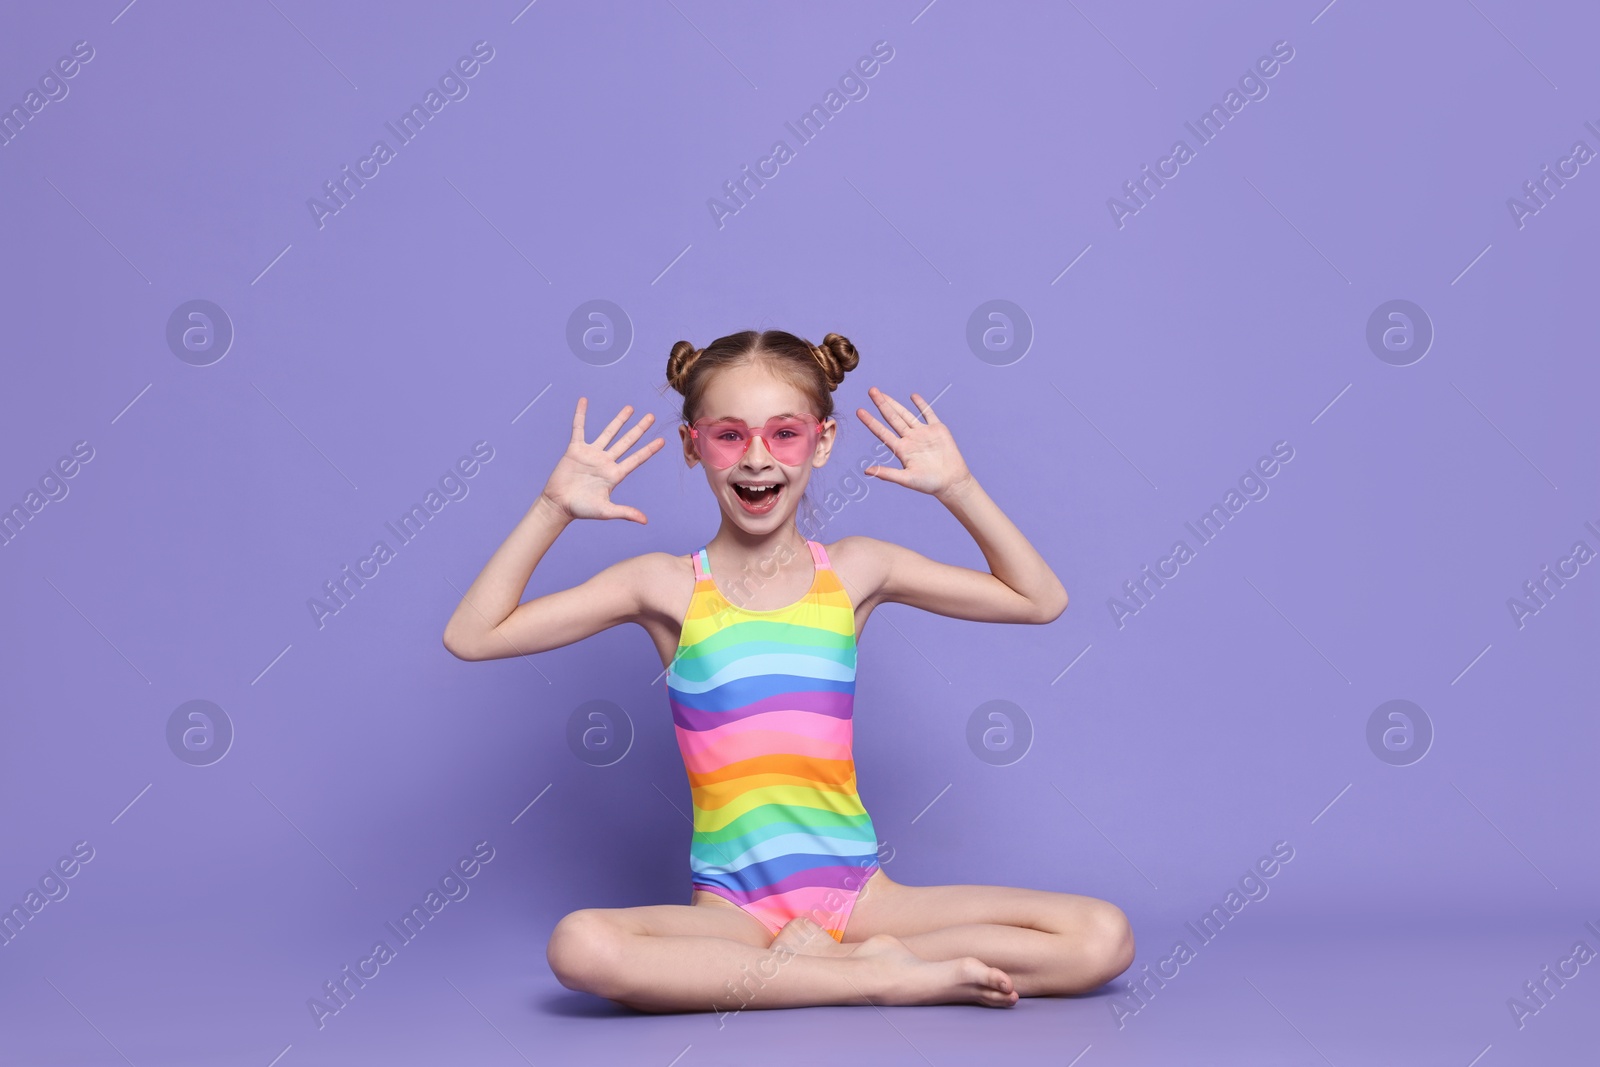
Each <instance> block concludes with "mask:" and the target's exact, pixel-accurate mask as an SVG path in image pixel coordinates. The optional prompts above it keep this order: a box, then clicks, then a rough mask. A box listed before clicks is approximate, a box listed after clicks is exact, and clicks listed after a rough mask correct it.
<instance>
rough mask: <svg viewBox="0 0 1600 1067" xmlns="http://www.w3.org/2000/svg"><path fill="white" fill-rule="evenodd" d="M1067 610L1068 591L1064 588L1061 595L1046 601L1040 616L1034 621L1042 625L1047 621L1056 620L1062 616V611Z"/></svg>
mask: <svg viewBox="0 0 1600 1067" xmlns="http://www.w3.org/2000/svg"><path fill="white" fill-rule="evenodd" d="M1066 610H1067V593H1066V590H1062V591H1061V595H1060V596H1058V597H1055V598H1054V599H1052V600H1047V601H1045V603H1044V606H1043V608H1042V610H1041V612H1040V614H1039V616H1038V618H1037V619H1035V620H1034V621H1035V622H1037V623H1038V624H1039V625H1041V626H1042V625H1044V624H1045V623H1050V622H1055V621H1056V620H1057V619H1059V618H1061V613H1062V612H1064V611H1066Z"/></svg>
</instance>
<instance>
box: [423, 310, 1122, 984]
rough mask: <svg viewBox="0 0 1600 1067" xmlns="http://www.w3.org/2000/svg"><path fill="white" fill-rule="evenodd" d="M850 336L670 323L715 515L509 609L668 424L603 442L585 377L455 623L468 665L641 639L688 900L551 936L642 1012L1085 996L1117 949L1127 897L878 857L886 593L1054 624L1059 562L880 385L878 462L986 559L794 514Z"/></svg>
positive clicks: (926, 411) (568, 970) (612, 512)
mask: <svg viewBox="0 0 1600 1067" xmlns="http://www.w3.org/2000/svg"><path fill="white" fill-rule="evenodd" d="M858 358H859V357H858V355H857V353H856V350H855V346H853V345H852V344H851V343H850V342H849V341H848V340H846V339H845V338H844V337H842V336H840V335H839V334H836V333H830V334H828V335H827V336H826V337H824V338H823V340H822V344H821V345H820V346H817V345H812V344H810V343H809V342H807V341H805V340H803V339H801V338H799V337H796V336H794V335H793V334H789V333H785V332H783V331H781V330H767V331H765V332H762V333H757V332H755V331H753V330H752V331H746V332H743V333H736V334H731V335H729V336H727V337H723V338H720V339H719V340H717V341H715V342H714V343H713V344H711V345H710V346H709V347H707V348H705V349H697V348H695V347H694V346H693V345H691V344H689V343H688V342H687V341H679V342H678V343H677V344H676V345H674V346H673V348H672V354H671V356H670V357H669V358H668V360H667V381H668V383H669V384H670V385H671V386H672V387H673V388H674V389H676V390H677V391H678V392H680V393H682V394H683V411H682V417H683V424H682V425H681V426H680V427H679V437H680V443H681V445H682V455H683V460H684V462H685V463H686V464H688V466H690V467H695V466H702V467H703V468H704V469H705V474H706V482H707V484H708V485H709V486H710V488H711V492H712V495H713V496H714V497H715V498H716V500H717V504H718V507H719V509H720V511H721V525H720V526H719V527H718V529H717V532H716V534H715V536H713V537H712V538H711V539H710V540H709V541H708V542H706V543H705V545H703V546H702V547H700V548H698V549H696V550H695V551H694V552H692V553H688V554H686V555H674V554H671V553H667V552H647V553H645V554H643V555H639V556H634V557H632V558H629V559H625V560H622V561H620V562H618V563H615V564H613V565H611V566H610V567H607V568H605V569H604V570H602V571H601V572H600V573H598V574H596V575H595V576H594V577H592V578H590V579H589V580H588V581H586V582H583V583H582V584H580V585H576V586H573V587H572V588H569V589H563V590H561V591H559V592H555V593H549V594H547V595H544V596H539V597H535V598H533V599H532V600H529V601H528V602H527V603H524V604H519V603H518V601H519V599H520V598H521V596H522V594H523V592H524V590H525V589H526V587H527V584H528V580H529V578H530V577H531V576H532V574H533V570H534V568H535V567H536V566H537V565H538V563H539V560H540V559H542V558H543V557H544V554H545V552H546V551H548V550H549V548H550V545H551V544H552V543H554V541H555V539H556V537H557V536H559V534H560V533H561V531H562V530H564V529H566V527H567V525H568V524H569V523H571V522H572V521H573V520H575V519H631V520H632V521H634V522H638V523H644V522H645V521H646V520H645V516H644V514H643V513H642V512H641V511H639V510H638V509H637V508H632V507H628V506H626V505H623V504H617V503H614V502H613V501H612V500H611V493H612V490H613V489H615V488H616V486H617V484H618V483H619V482H621V481H622V479H623V478H625V477H627V475H628V474H630V473H631V472H632V471H633V470H634V469H636V468H637V467H638V466H639V465H640V464H641V463H643V462H644V461H645V460H646V459H648V458H650V457H651V456H653V455H655V453H656V452H657V451H658V450H659V449H660V448H661V447H662V446H663V445H664V444H665V439H664V438H656V439H655V440H653V441H651V442H650V443H649V444H647V445H645V446H644V447H642V448H640V449H639V450H637V451H635V452H634V453H633V454H632V455H627V456H625V454H626V453H627V451H628V449H630V448H631V447H633V445H634V444H635V443H636V442H637V441H638V440H639V438H640V437H641V436H642V435H643V434H644V433H645V431H646V429H647V428H648V427H649V426H650V424H651V422H652V421H653V416H652V415H650V414H648V413H647V414H646V415H645V416H644V417H643V418H641V419H640V420H639V421H638V422H637V423H635V424H634V426H633V427H632V429H629V430H628V431H627V432H625V433H623V434H622V436H621V437H618V436H617V432H618V431H619V430H620V429H621V428H622V427H623V425H624V423H625V422H626V421H627V419H628V418H629V416H630V415H631V413H632V411H633V408H632V406H631V405H629V406H625V407H623V409H622V410H621V411H619V412H618V413H617V414H616V416H615V417H614V418H613V419H612V420H611V421H610V422H609V423H608V424H607V425H606V426H605V428H604V429H602V430H601V431H600V433H599V435H598V436H597V437H596V438H595V439H594V440H593V441H589V440H587V439H586V438H587V433H586V431H585V428H584V417H585V412H586V410H587V406H588V401H587V399H586V398H579V400H578V405H577V409H576V411H575V412H574V415H573V420H572V438H571V440H570V441H569V442H568V444H567V449H566V452H565V454H564V455H563V456H562V457H561V459H560V461H559V462H557V464H556V466H555V470H554V471H553V472H552V473H551V475H550V478H549V480H548V482H547V483H546V484H545V487H544V491H543V492H542V493H540V495H539V498H538V499H537V500H535V501H534V503H533V505H532V507H530V508H529V509H528V512H527V514H526V515H525V516H523V518H522V520H521V521H520V522H519V523H518V524H517V527H516V529H514V530H513V531H512V532H511V534H510V536H509V537H507V538H506V540H505V542H504V543H503V544H501V546H500V547H499V548H498V549H497V550H496V551H495V553H494V555H493V556H492V557H491V558H490V560H489V562H488V564H487V565H485V567H484V568H483V572H482V573H481V574H479V575H478V577H477V579H476V580H475V581H474V582H473V583H472V586H471V588H469V589H468V590H467V593H466V595H465V596H464V597H463V598H462V601H461V603H460V604H459V605H458V606H457V607H456V609H455V613H454V614H453V615H452V616H451V618H450V621H449V624H448V625H447V626H446V627H445V632H444V644H445V647H446V648H447V649H449V650H450V652H452V653H453V654H454V655H456V656H458V657H460V658H461V659H466V660H482V659H496V658H501V657H506V656H517V655H530V654H533V653H536V652H545V651H548V650H550V649H553V648H560V647H562V646H564V645H569V644H572V643H573V642H575V641H579V640H581V639H583V638H585V637H588V636H589V635H591V634H594V633H598V632H599V631H601V630H604V629H606V628H608V627H611V626H616V625H619V624H621V623H637V624H638V625H639V626H640V627H642V628H643V629H644V631H645V632H646V633H647V634H649V636H650V639H651V641H652V642H654V644H655V649H656V654H657V656H658V657H659V659H660V661H661V663H662V665H663V666H664V667H665V668H666V670H667V697H668V705H669V707H670V710H671V713H672V718H673V724H674V730H675V732H676V734H677V739H678V747H679V750H680V752H681V753H682V756H683V761H684V766H685V768H686V769H687V772H688V777H689V786H690V794H691V797H692V801H693V805H694V832H693V836H692V839H691V844H690V851H689V867H690V871H691V874H692V892H691V897H690V903H689V904H687V905H682V904H658V905H650V906H647V907H637V908H584V909H581V910H579V911H575V912H572V913H570V914H568V915H567V916H565V917H564V918H562V919H561V921H560V922H558V923H557V924H556V926H555V929H554V931H553V932H552V933H551V936H550V942H549V946H548V948H547V950H546V955H547V958H548V960H549V963H550V967H551V969H552V970H553V971H554V973H555V975H556V977H557V979H559V980H560V982H561V984H562V985H564V986H566V987H568V988H569V989H576V990H583V991H586V992H590V993H594V994H596V995H598V996H602V997H607V998H609V999H611V1000H614V1001H617V1002H618V1003H621V1004H624V1005H627V1006H629V1007H632V1008H635V1009H637V1010H640V1011H652V1012H667V1011H705V1010H712V1011H719V1012H729V1011H737V1010H741V1009H743V1008H747V1007H748V1008H780V1007H800V1006H805V1005H815V1004H945V1003H974V1004H983V1005H988V1006H991V1007H1009V1006H1011V1005H1013V1004H1015V1003H1016V1002H1017V999H1018V997H1027V996H1050V995H1059V994H1067V993H1079V992H1083V991H1086V990H1089V989H1093V988H1095V987H1096V986H1099V985H1101V984H1103V983H1105V982H1107V981H1109V980H1111V979H1112V978H1115V977H1116V976H1117V975H1119V974H1121V973H1122V972H1123V971H1124V970H1126V969H1127V967H1128V965H1129V964H1130V963H1131V962H1132V959H1133V935H1132V932H1131V930H1130V928H1129V925H1128V920H1127V917H1126V916H1125V915H1124V914H1123V913H1122V911H1121V909H1119V908H1117V907H1116V906H1115V905H1113V904H1110V903H1108V902H1106V901H1103V900H1097V899H1095V898H1093V897H1087V896H1079V895H1076V894H1072V893H1056V892H1048V891H1044V890H1036V889H1015V888H1009V887H1005V886H987V885H948V886H913V885H904V884H901V883H899V882H895V881H892V880H891V879H890V878H889V877H888V875H886V874H885V873H884V872H883V870H882V869H881V868H880V867H879V866H878V859H877V856H878V839H877V834H876V830H875V828H874V826H873V823H872V818H871V816H870V815H869V814H868V812H867V810H866V808H865V807H864V805H863V804H862V801H861V797H860V795H859V793H858V792H857V788H856V773H855V763H854V759H853V757H852V754H851V739H852V721H853V713H854V697H855V676H856V647H857V641H858V639H859V638H860V635H861V633H862V631H863V629H864V628H865V626H866V623H867V619H868V618H869V617H870V616H871V614H872V611H873V609H874V608H876V607H877V606H878V605H879V604H884V603H899V604H909V605H911V606H913V607H917V608H922V609H923V610H925V611H931V612H934V613H936V614H939V615H947V616H950V617H952V618H957V619H969V620H973V621H977V622H1005V623H1040V624H1042V623H1048V622H1051V621H1052V620H1054V619H1055V618H1057V617H1058V616H1059V615H1060V614H1061V612H1062V611H1063V610H1064V609H1065V608H1066V605H1067V593H1066V590H1065V589H1064V588H1063V587H1062V584H1061V582H1060V580H1059V579H1058V578H1057V577H1056V575H1055V573H1054V572H1053V571H1052V570H1051V569H1050V566H1049V564H1047V563H1046V562H1045V561H1044V559H1043V558H1041V557H1040V555H1039V553H1038V552H1037V551H1035V550H1034V548H1033V546H1032V545H1031V544H1029V543H1028V540H1027V538H1025V537H1024V536H1023V535H1022V532H1021V531H1020V530H1018V529H1017V527H1016V526H1015V525H1014V524H1013V523H1012V522H1011V520H1010V519H1008V518H1007V517H1006V516H1005V514H1004V513H1003V512H1002V511H1001V510H1000V508H999V506H998V505H996V504H995V502H994V501H993V500H991V499H990V498H989V495H988V494H987V493H985V492H984V490H983V487H982V486H981V485H979V484H978V481H977V479H976V478H975V477H974V476H973V474H972V472H971V471H970V470H968V469H967V465H966V463H965V462H964V461H963V460H962V458H961V453H960V452H959V451H958V450H957V449H956V444H955V439H954V438H953V437H952V436H951V433H950V429H949V428H948V427H947V426H946V425H945V424H944V422H943V421H942V420H940V418H939V417H938V415H936V414H935V413H934V411H933V408H932V406H931V405H929V404H928V403H927V402H926V401H924V399H923V398H922V397H921V396H919V395H918V394H916V393H912V394H911V399H912V401H913V402H914V403H915V404H916V405H917V408H918V412H917V413H913V412H912V411H910V410H908V409H907V408H905V407H904V406H903V405H901V404H900V403H899V402H898V401H896V400H895V399H894V398H892V397H890V396H888V395H887V394H885V393H883V392H882V391H881V390H879V389H877V388H872V389H870V390H868V393H869V396H870V397H871V399H872V401H873V403H875V404H876V405H877V407H878V411H879V413H880V414H881V415H882V416H883V418H884V420H886V421H887V423H888V425H884V423H883V422H879V421H878V419H876V418H874V417H873V416H872V415H871V414H869V413H868V412H867V410H866V409H865V408H857V409H856V415H857V416H858V417H859V418H860V419H861V421H862V422H863V423H865V424H866V425H867V427H868V428H869V429H870V430H871V431H872V432H873V433H874V434H876V435H877V437H878V438H879V439H880V440H881V441H883V443H884V444H885V445H886V446H888V448H889V449H890V451H891V452H892V453H893V454H894V456H895V458H896V459H897V460H899V461H900V464H901V466H900V467H899V468H894V467H884V466H870V467H868V468H866V471H865V473H866V474H868V475H870V476H872V477H875V478H879V479H882V480H883V481H886V482H893V483H894V484H896V485H899V486H903V487H904V488H906V489H910V490H913V491H915V492H920V493H926V494H928V495H929V496H932V497H933V498H934V499H936V500H938V501H939V502H940V503H942V504H943V505H944V506H945V507H947V508H948V509H949V510H950V512H951V514H953V515H954V516H955V518H956V519H957V521H959V522H960V523H961V524H962V526H964V527H965V528H966V529H967V531H968V533H970V534H971V535H972V538H973V540H974V541H976V542H977V545H978V547H979V549H980V550H981V551H982V552H983V555H984V558H985V560H987V562H988V564H989V570H988V571H978V570H972V569H969V568H966V567H956V566H951V565H949V564H945V563H939V562H937V561H935V560H932V559H928V558H927V557H925V556H922V555H919V554H918V553H916V552H914V551H912V550H911V549H908V548H903V547H901V546H899V545H896V544H892V543H890V542H888V541H880V540H877V539H875V538H871V537H860V536H851V537H845V538H841V539H840V540H838V541H835V542H834V543H832V544H829V545H823V544H821V543H820V542H816V541H811V540H807V539H806V538H805V537H803V536H802V535H801V534H800V532H799V530H798V528H797V527H796V524H795V514H796V511H797V509H798V506H799V505H798V502H799V500H800V498H801V495H802V494H803V493H804V492H805V489H806V486H807V484H808V483H809V481H810V478H811V473H812V471H814V470H817V469H819V468H821V467H823V466H824V465H826V464H827V462H828V459H829V457H830V456H831V455H832V452H833V447H834V442H835V437H836V434H837V430H838V426H837V423H836V422H835V420H834V418H833V396H832V394H833V391H834V390H835V389H836V388H837V387H838V385H839V383H840V381H842V380H843V378H844V375H845V373H846V372H847V371H849V370H851V369H853V368H854V367H855V366H856V363H857V362H858Z"/></svg>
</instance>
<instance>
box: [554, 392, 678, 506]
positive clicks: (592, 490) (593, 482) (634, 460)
mask: <svg viewBox="0 0 1600 1067" xmlns="http://www.w3.org/2000/svg"><path fill="white" fill-rule="evenodd" d="M588 408H589V398H588V397H579V398H578V408H577V410H576V411H575V412H574V413H573V416H572V439H571V440H570V441H568V442H567V450H566V452H564V453H563V454H562V456H561V459H560V460H558V461H557V463H556V467H555V470H553V471H551V472H550V479H549V481H547V482H546V483H545V487H544V494H543V495H544V496H545V498H546V499H547V500H549V501H550V502H551V503H552V504H554V505H555V506H556V507H559V508H560V509H561V510H563V511H565V512H566V513H567V514H568V515H570V516H572V517H573V518H575V519H631V520H632V521H634V522H638V523H644V522H646V521H648V520H646V519H645V515H644V512H642V511H640V510H639V509H638V508H632V507H628V506H627V505H626V504H615V503H612V501H611V491H612V490H613V489H615V488H616V487H617V484H618V483H619V482H621V481H622V479H624V478H626V477H627V476H628V475H629V474H630V473H632V472H633V470H634V468H636V467H638V466H639V464H641V463H643V462H644V461H645V460H647V459H649V458H650V457H651V456H653V455H655V454H656V453H657V452H658V451H660V449H661V446H662V445H663V444H665V443H666V441H665V439H664V438H661V437H658V438H656V439H655V440H654V441H651V442H650V443H649V444H647V445H645V446H644V447H643V448H641V449H639V451H637V452H635V453H634V454H633V455H631V456H629V457H628V458H627V459H619V457H621V456H622V454H623V453H624V452H626V451H628V449H629V448H631V447H633V443H634V442H635V441H637V440H639V438H640V436H641V435H642V434H643V433H644V432H645V430H646V429H647V428H648V427H649V425H650V423H651V422H653V421H654V420H655V415H654V414H652V413H650V412H646V413H645V415H644V417H643V418H641V419H640V420H639V421H638V422H637V423H635V424H634V427H633V429H631V430H629V431H628V432H627V433H625V434H623V435H622V436H621V437H619V438H617V440H616V441H615V443H613V442H612V441H611V438H612V437H613V436H614V435H615V434H616V432H617V430H618V429H620V428H621V426H622V424H623V423H624V422H626V421H627V420H628V416H629V415H630V414H632V412H633V405H632V404H626V405H624V406H623V408H622V410H621V411H619V412H617V414H616V417H615V418H613V419H612V420H611V421H610V422H609V423H607V424H606V427H605V429H603V430H601V431H600V435H599V436H598V437H596V438H595V439H594V441H592V442H588V441H585V440H584V428H583V423H584V415H585V413H586V412H587V411H588Z"/></svg>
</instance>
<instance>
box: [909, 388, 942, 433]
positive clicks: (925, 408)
mask: <svg viewBox="0 0 1600 1067" xmlns="http://www.w3.org/2000/svg"><path fill="white" fill-rule="evenodd" d="M911 399H912V400H915V401H916V402H917V409H918V410H919V411H921V412H922V417H923V418H924V419H926V420H927V422H928V425H929V426H937V425H938V424H939V423H940V422H941V421H942V420H941V419H940V418H939V416H938V415H936V414H934V411H933V405H932V404H930V403H928V401H926V400H924V399H923V398H922V396H921V394H919V393H912V394H911Z"/></svg>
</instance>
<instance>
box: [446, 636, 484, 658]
mask: <svg viewBox="0 0 1600 1067" xmlns="http://www.w3.org/2000/svg"><path fill="white" fill-rule="evenodd" d="M442 640H443V642H444V650H445V651H446V652H448V653H450V654H451V655H452V656H454V657H455V658H456V659H459V660H465V661H466V662H468V663H471V662H473V661H474V660H477V659H481V658H482V657H480V656H474V655H472V654H471V652H470V650H469V649H468V648H467V647H466V646H465V645H463V644H462V643H461V640H460V639H459V638H457V637H455V636H454V635H453V634H452V633H451V632H450V631H449V630H446V631H445V632H444V637H443V639H442Z"/></svg>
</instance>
